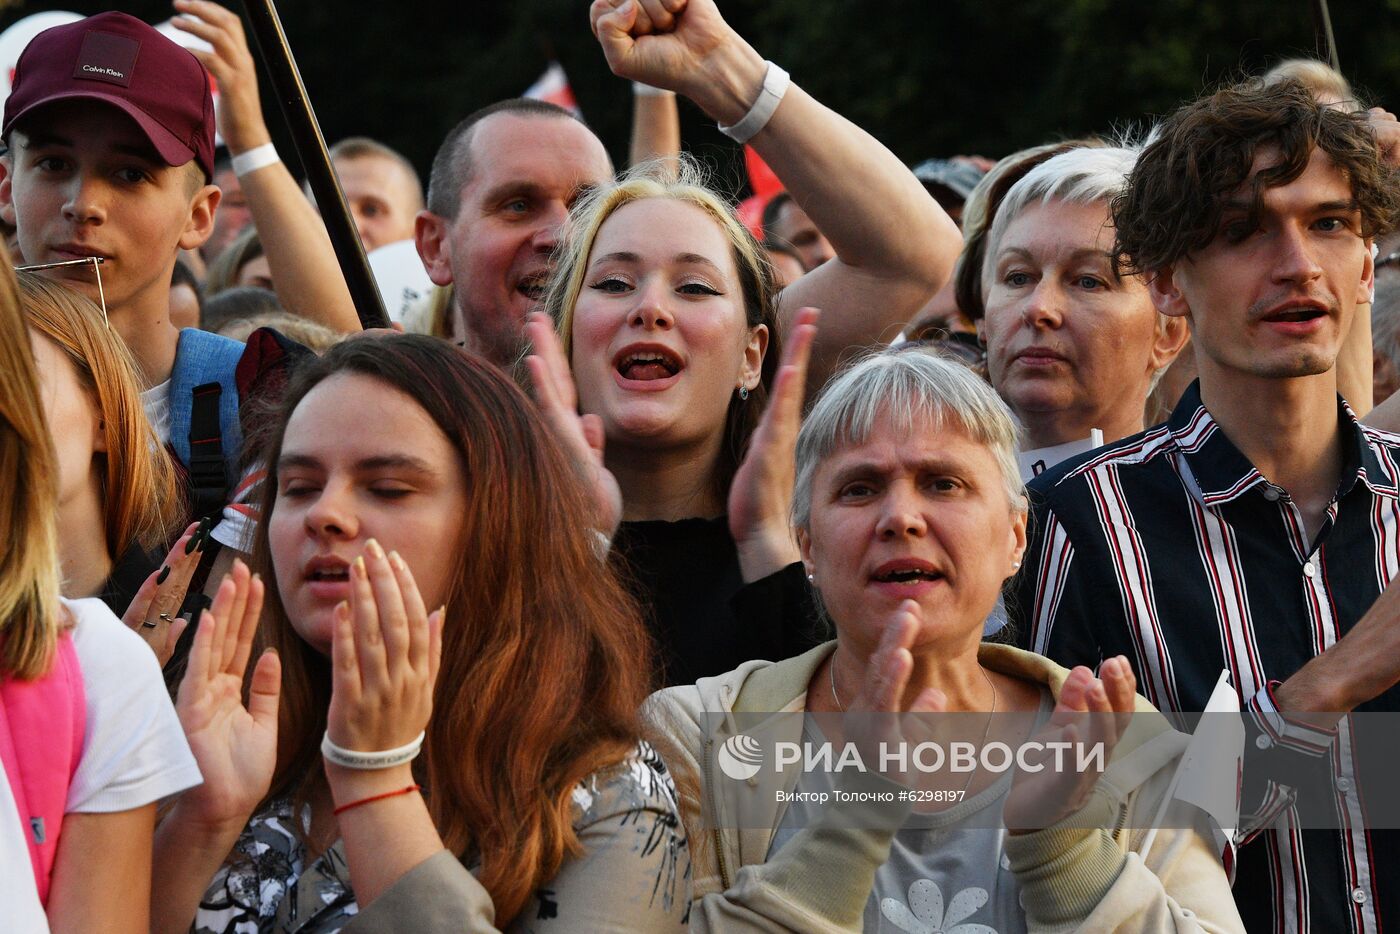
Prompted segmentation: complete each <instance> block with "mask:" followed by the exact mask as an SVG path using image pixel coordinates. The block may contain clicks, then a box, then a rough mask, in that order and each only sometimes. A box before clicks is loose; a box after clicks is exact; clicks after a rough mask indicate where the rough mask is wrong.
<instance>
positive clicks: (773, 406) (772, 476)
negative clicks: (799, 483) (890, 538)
mask: <svg viewBox="0 0 1400 934" xmlns="http://www.w3.org/2000/svg"><path fill="white" fill-rule="evenodd" d="M819 314H820V312H818V311H817V309H815V308H802V309H800V310H799V311H798V312H797V314H796V315H794V316H793V321H792V328H791V330H790V331H789V332H788V336H787V342H786V344H785V345H784V347H783V360H782V363H781V364H780V365H779V367H778V370H777V373H776V375H775V376H774V377H773V390H772V395H771V398H770V399H769V400H768V408H767V410H766V411H764V413H763V419H762V420H761V421H760V422H759V423H758V428H757V429H756V430H755V431H754V433H753V436H752V437H750V438H749V449H748V451H747V452H745V454H744V461H743V463H741V464H740V465H739V470H738V471H737V472H736V473H735V474H734V480H733V482H731V483H730V485H729V505H728V512H729V533H730V535H732V536H733V537H734V543H735V545H736V546H737V547H738V552H739V567H740V569H741V571H742V572H743V577H744V580H745V581H748V582H750V583H752V582H753V581H756V580H759V579H760V578H764V577H767V576H768V575H769V574H772V573H774V572H775V571H778V570H780V569H782V568H783V567H785V566H787V565H789V564H791V563H793V562H794V561H797V560H798V559H799V557H800V554H799V552H798V550H797V542H796V540H795V539H794V538H793V535H792V527H791V524H790V523H791V519H790V516H789V513H790V512H791V510H792V485H793V478H794V475H795V474H796V472H797V462H796V449H797V432H798V430H799V429H801V427H802V393H803V388H804V387H805V386H806V385H807V361H808V359H809V358H810V357H811V351H812V340H813V338H815V337H816V334H817V317H818V315H819Z"/></svg>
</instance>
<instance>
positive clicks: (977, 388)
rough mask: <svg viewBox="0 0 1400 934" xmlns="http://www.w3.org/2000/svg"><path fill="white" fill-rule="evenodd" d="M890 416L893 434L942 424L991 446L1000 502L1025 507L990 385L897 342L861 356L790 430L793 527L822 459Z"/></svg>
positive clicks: (1006, 423) (938, 356)
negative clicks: (1002, 493) (793, 442)
mask: <svg viewBox="0 0 1400 934" xmlns="http://www.w3.org/2000/svg"><path fill="white" fill-rule="evenodd" d="M882 418H889V419H891V420H892V421H893V423H894V429H895V431H896V432H898V433H900V434H912V433H913V432H916V431H921V430H925V429H929V428H932V429H933V430H935V431H939V430H942V429H943V427H944V426H945V425H948V424H949V423H951V424H953V425H956V426H958V427H960V428H961V429H962V430H963V431H964V432H966V433H967V435H968V436H969V437H971V438H972V439H973V440H974V441H977V442H978V443H980V444H984V445H986V446H987V448H988V449H989V450H990V451H991V453H992V457H993V459H994V460H995V461H996V464H997V467H998V468H999V469H1000V471H1001V479H1002V485H1003V486H1004V487H1005V489H1006V499H1007V504H1008V506H1009V507H1010V508H1012V509H1018V510H1019V509H1025V508H1026V487H1025V484H1024V483H1022V482H1021V471H1020V468H1019V467H1018V466H1017V463H1016V444H1017V428H1016V419H1015V416H1013V415H1012V414H1011V410H1010V409H1008V408H1007V407H1006V403H1005V402H1003V401H1002V400H1001V397H999V396H998V395H997V394H996V392H995V390H993V389H992V387H991V386H989V385H988V384H987V383H986V382H984V381H983V380H982V379H981V378H980V377H978V376H977V375H976V374H975V373H973V372H972V371H971V370H969V369H968V368H967V367H966V366H964V365H963V364H962V363H959V362H958V361H956V360H953V359H951V358H949V357H947V356H945V355H944V354H942V353H941V352H939V351H938V350H936V349H934V348H933V347H929V346H922V345H901V346H898V347H891V348H886V349H884V350H880V351H877V352H875V353H871V354H869V355H868V356H865V357H863V358H861V359H859V360H857V361H856V362H855V363H853V364H852V365H851V366H850V367H848V368H847V369H845V370H843V371H842V372H841V373H839V374H838V375H837V376H836V377H835V378H833V379H832V380H831V382H829V383H827V385H826V387H825V388H824V389H823V390H822V392H821V395H820V396H818V397H817V401H816V403H815V404H814V405H813V406H812V410H811V412H809V413H808V415H807V418H806V420H805V421H804V422H803V423H802V430H801V431H800V432H798V435H797V478H796V482H795V483H794V486H793V495H792V524H793V527H794V528H799V529H805V528H807V527H808V525H809V523H810V522H811V518H812V481H813V478H814V477H815V476H816V473H817V468H818V467H820V466H821V464H822V462H823V461H825V460H826V459H827V458H828V457H830V456H831V455H832V454H834V453H835V452H836V451H838V450H840V449H841V448H844V447H848V446H850V445H853V444H863V443H865V441H866V440H867V439H868V438H869V437H870V434H871V432H872V431H874V430H875V425H876V423H877V422H879V421H880V420H881V419H882Z"/></svg>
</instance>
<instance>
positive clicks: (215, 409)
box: [189, 383, 228, 519]
mask: <svg viewBox="0 0 1400 934" xmlns="http://www.w3.org/2000/svg"><path fill="white" fill-rule="evenodd" d="M223 395H224V388H223V386H221V385H220V384H218V383H204V384H202V385H199V386H196V387H194V390H193V404H192V406H191V409H190V435H189V438H190V460H189V481H190V500H191V502H192V503H193V504H194V516H195V518H199V519H202V518H204V517H206V516H214V517H217V516H218V515H219V512H220V511H221V510H222V509H223V508H224V501H225V500H226V499H227V497H226V496H225V493H226V492H227V490H228V480H227V468H226V466H225V463H224V441H223V434H222V430H221V427H220V425H219V403H220V401H222V399H223Z"/></svg>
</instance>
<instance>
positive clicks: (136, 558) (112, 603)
mask: <svg viewBox="0 0 1400 934" xmlns="http://www.w3.org/2000/svg"><path fill="white" fill-rule="evenodd" d="M159 566H160V556H159V555H157V554H154V553H152V552H146V551H142V550H141V548H140V546H138V545H132V546H131V547H130V548H128V549H127V550H126V551H125V552H124V553H123V554H122V556H121V557H120V558H118V559H117V560H116V562H115V563H114V564H113V565H112V575H111V576H110V577H108V578H107V580H106V581H104V582H103V584H102V589H101V590H99V591H98V592H97V597H98V599H100V600H101V601H102V602H103V603H105V604H107V606H109V607H110V608H111V610H112V612H113V613H115V614H117V617H118V618H120V617H121V616H122V614H124V613H125V612H126V610H127V607H129V606H131V601H132V600H133V599H134V598H135V597H136V591H138V590H140V589H141V585H142V584H143V583H145V582H146V578H147V577H149V576H150V575H151V572H152V571H154V570H155V569H156V568H157V567H159Z"/></svg>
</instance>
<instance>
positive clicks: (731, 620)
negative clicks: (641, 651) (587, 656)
mask: <svg viewBox="0 0 1400 934" xmlns="http://www.w3.org/2000/svg"><path fill="white" fill-rule="evenodd" d="M613 555H614V557H615V559H616V560H617V561H618V562H619V563H620V566H621V569H622V571H623V575H624V577H630V578H631V581H632V582H633V584H634V586H633V591H634V592H635V593H636V594H637V596H638V597H639V599H640V600H641V602H642V609H643V612H644V613H645V614H646V616H647V619H648V622H649V623H650V626H651V632H652V635H653V636H654V637H655V639H656V642H657V646H658V649H659V651H660V655H661V665H662V670H661V672H660V673H659V677H658V679H657V686H658V687H669V686H671V685H676V684H694V683H695V682H696V680H698V679H699V678H703V677H708V676H711V675H718V674H723V673H724V672H726V671H731V670H732V669H734V668H737V667H738V666H739V665H740V664H741V663H743V662H746V661H749V660H751V659H755V658H762V659H768V660H769V661H780V660H782V659H784V658H790V657H792V656H794V655H800V654H801V653H803V652H805V651H807V649H809V648H811V647H812V646H814V645H817V644H819V643H821V642H823V641H825V640H826V638H828V637H827V636H826V635H825V628H824V626H823V625H822V624H821V623H819V622H818V621H817V620H818V616H817V612H816V609H815V606H814V605H813V603H812V597H811V592H810V591H809V590H808V588H807V580H806V577H805V576H804V574H803V571H802V565H801V564H800V563H793V564H790V565H788V566H787V567H785V568H783V569H782V570H780V571H778V572H776V573H774V574H771V575H769V576H768V577H765V578H763V579H761V580H757V581H754V582H753V583H752V584H747V585H746V584H745V583H744V581H743V578H742V577H741V576H740V573H739V553H738V550H737V549H736V548H735V545H734V539H733V538H732V537H730V534H729V520H728V518H727V517H725V516H720V517H718V518H716V519H682V520H680V521H679V522H662V521H648V522H624V523H622V525H621V527H620V528H619V529H618V530H617V535H616V536H614V538H613Z"/></svg>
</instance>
